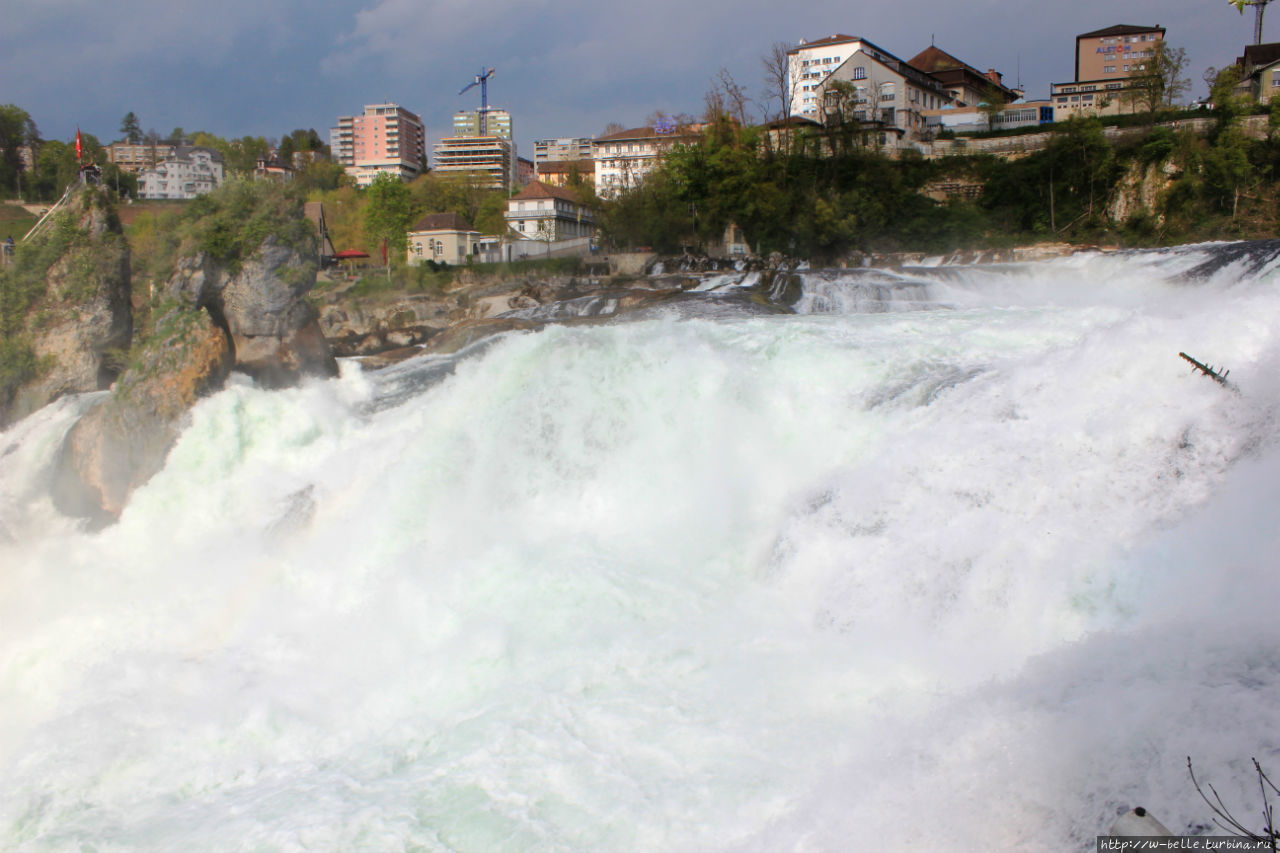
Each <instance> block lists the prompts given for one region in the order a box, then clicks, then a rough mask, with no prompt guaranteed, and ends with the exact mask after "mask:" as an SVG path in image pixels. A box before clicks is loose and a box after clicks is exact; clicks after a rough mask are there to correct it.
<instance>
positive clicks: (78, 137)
mask: <svg viewBox="0 0 1280 853" xmlns="http://www.w3.org/2000/svg"><path fill="white" fill-rule="evenodd" d="M80 151H81V148H80V128H78V127H77V128H76V162H77V163H79V162H80Z"/></svg>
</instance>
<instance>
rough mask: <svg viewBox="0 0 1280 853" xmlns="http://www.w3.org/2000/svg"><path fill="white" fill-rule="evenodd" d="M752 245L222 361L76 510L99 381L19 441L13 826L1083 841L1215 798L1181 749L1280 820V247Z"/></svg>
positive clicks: (839, 846)
mask: <svg viewBox="0 0 1280 853" xmlns="http://www.w3.org/2000/svg"><path fill="white" fill-rule="evenodd" d="M738 281H739V279H735V278H734V277H733V276H722V277H720V278H719V279H716V280H714V281H712V282H710V283H709V284H708V285H707V287H706V289H704V290H703V291H702V292H700V294H699V295H698V298H699V299H701V300H704V302H703V303H701V304H702V305H703V306H704V308H705V310H703V309H700V308H699V307H698V306H699V304H700V303H698V302H696V301H694V302H682V303H680V304H679V305H678V306H676V307H673V308H672V309H671V310H669V311H659V312H652V313H648V314H646V315H645V316H644V318H643V319H639V320H633V321H628V322H613V323H609V324H593V325H584V326H559V327H549V328H546V329H544V330H542V331H540V332H536V333H523V334H514V335H509V336H506V337H503V338H501V339H499V340H496V341H492V342H488V343H487V344H486V345H484V346H482V347H479V348H477V349H476V350H475V351H474V352H472V353H467V354H463V355H462V356H460V357H449V358H445V357H435V356H427V357H422V358H420V359H416V360H413V361H410V362H405V363H402V364H400V365H397V366H396V367H394V368H390V369H388V370H385V371H380V372H377V373H367V374H366V373H362V372H361V371H360V370H359V368H358V367H357V366H355V365H344V369H343V375H342V377H341V378H339V379H336V380H333V381H330V382H325V383H314V384H310V385H307V386H305V387H302V388H299V389H294V390H290V391H280V392H266V391H262V390H259V389H257V388H255V387H253V386H252V385H251V384H248V383H247V382H241V383H238V384H234V385H233V386H232V387H230V388H228V389H226V390H225V391H223V392H221V393H219V394H218V395H216V396H214V397H211V398H209V399H206V400H204V401H202V402H201V403H200V404H199V405H198V406H197V407H196V409H195V410H194V412H193V413H192V418H191V423H190V426H189V427H188V428H187V429H186V430H185V431H184V433H183V435H182V437H181V439H180V440H179V443H178V445H177V446H176V447H175V448H174V450H173V452H172V453H171V455H170V457H169V459H168V461H167V464H166V466H165V468H164V470H163V471H162V472H161V473H160V474H159V475H157V476H156V477H155V478H154V479H153V480H152V481H151V482H150V483H148V484H147V486H146V487H144V488H143V489H141V490H140V491H138V492H137V493H135V494H134V496H133V497H132V499H131V502H130V505H129V507H128V508H127V509H126V511H125V513H124V515H123V517H122V518H121V520H120V522H119V523H118V524H116V525H114V526H112V527H109V528H107V529H104V530H102V531H100V532H96V533H87V532H83V531H81V530H80V529H79V528H78V526H77V525H76V524H75V523H74V522H72V521H70V520H68V519H65V518H62V517H60V516H59V515H58V514H57V512H56V511H55V510H54V509H53V508H52V506H51V504H50V503H49V501H48V499H47V497H45V495H44V491H43V483H44V478H45V477H46V476H47V472H48V467H49V465H50V463H51V462H52V459H53V456H54V455H55V454H56V452H57V448H58V445H59V442H60V441H61V437H62V435H63V434H64V433H65V431H66V429H68V428H69V426H70V425H71V423H73V422H74V419H75V417H76V416H77V414H78V412H79V411H81V410H82V409H83V408H84V407H85V406H86V405H88V404H89V402H91V401H87V400H83V399H80V400H66V401H61V402H60V403H58V404H55V405H54V406H51V407H49V408H48V409H46V410H44V411H42V412H39V413H37V414H36V415H34V416H32V417H31V418H29V419H27V420H26V421H23V422H21V423H19V424H17V425H15V426H14V427H12V428H11V429H9V430H8V431H7V432H5V433H2V434H0V848H3V849H18V850H63V849H81V848H82V846H83V848H84V849H98V850H126V849H156V850H161V849H164V850H169V849H207V850H239V849H270V850H303V849H420V850H431V851H528V850H545V851H562V850H563V851H569V850H575V851H576V850H592V851H601V850H637V851H638V850H664V851H681V850H687V851H703V850H731V851H777V850H797V851H800V850H804V851H818V850H830V851H843V850H859V849H883V850H895V849H901V850H907V849H919V847H920V845H927V849H934V850H956V851H968V850H975V849H992V850H1012V849H1018V850H1045V851H1051V850H1052V851H1057V850H1073V849H1074V850H1086V849H1093V846H1094V836H1095V835H1096V834H1098V833H1100V832H1105V831H1106V829H1107V827H1109V826H1110V824H1111V822H1112V820H1113V819H1114V817H1115V816H1116V814H1117V813H1118V812H1119V811H1122V810H1124V809H1127V808H1128V807H1131V806H1133V805H1144V806H1146V807H1147V808H1148V809H1150V810H1151V811H1152V812H1153V813H1154V814H1155V815H1156V816H1157V817H1158V818H1159V819H1160V820H1161V821H1162V822H1164V823H1165V824H1166V825H1168V826H1169V827H1170V828H1171V829H1174V830H1175V831H1187V830H1189V829H1190V828H1192V827H1194V826H1196V825H1199V824H1203V823H1205V822H1206V821H1207V819H1208V817H1209V815H1208V813H1207V809H1206V808H1205V807H1204V805H1203V804H1202V803H1201V802H1200V801H1199V799H1198V797H1197V795H1196V794H1195V791H1194V789H1193V788H1192V786H1191V784H1190V781H1189V779H1188V778H1187V775H1186V767H1185V763H1186V757H1187V756H1188V755H1190V756H1192V757H1193V758H1194V760H1195V762H1196V768H1197V774H1198V775H1202V776H1204V777H1206V778H1208V779H1209V780H1210V781H1211V782H1213V784H1214V785H1215V787H1216V788H1217V789H1218V791H1219V792H1220V793H1221V794H1222V795H1223V797H1224V799H1225V800H1227V802H1229V803H1232V804H1239V805H1240V808H1239V809H1238V813H1239V814H1244V815H1248V816H1252V815H1254V814H1257V813H1258V807H1259V806H1260V802H1259V801H1258V799H1257V794H1256V790H1257V789H1256V782H1255V780H1254V778H1253V776H1252V766H1251V765H1250V764H1249V758H1250V757H1251V756H1257V757H1258V759H1259V760H1260V761H1261V762H1262V763H1263V765H1264V766H1270V767H1271V768H1273V770H1275V771H1276V772H1280V735H1278V734H1277V733H1278V732H1280V725H1278V723H1280V625H1278V624H1277V623H1278V621H1280V620H1277V619H1276V615H1275V614H1276V609H1275V604H1276V602H1277V601H1280V580H1278V576H1277V571H1276V569H1277V566H1276V560H1277V558H1276V556H1275V555H1276V554H1278V553H1280V542H1277V539H1280V528H1278V526H1277V508H1278V507H1280V453H1278V452H1277V442H1276V435H1277V423H1276V413H1277V404H1278V403H1280V378H1278V377H1280V373H1278V371H1277V369H1278V368H1280V337H1278V336H1277V330H1280V291H1278V290H1277V288H1276V260H1275V247H1273V246H1271V245H1269V244H1255V245H1252V246H1248V247H1244V248H1243V249H1242V248H1241V247H1238V246H1204V247H1188V248H1183V249H1179V250H1171V251H1166V252H1144V253H1130V254H1121V255H1109V256H1076V257H1074V258H1070V259H1063V260H1061V261H1055V262H1047V263H1041V264H1025V265H1007V266H991V267H963V268H961V267H937V268H920V269H915V270H908V271H906V272H888V271H868V270H860V271H849V272H842V273H830V272H816V271H815V272H809V273H806V274H804V296H803V297H802V299H801V300H800V302H798V303H797V305H796V309H797V311H798V312H800V313H798V314H795V315H774V316H765V315H760V314H759V313H750V314H749V313H745V312H743V313H741V314H735V313H734V312H733V310H731V309H732V306H733V305H734V304H735V303H734V299H735V294H734V290H735V284H736V283H737V282H738ZM748 283H750V281H749V282H748ZM1180 350H1185V351H1187V352H1189V353H1191V354H1192V355H1195V356H1196V357H1198V358H1201V359H1202V360H1205V361H1209V362H1212V363H1213V364H1215V365H1222V364H1225V365H1226V366H1228V367H1230V368H1231V379H1232V380H1235V382H1236V385H1237V389H1238V390H1237V391H1235V392H1233V391H1231V390H1229V389H1224V388H1222V387H1220V386H1218V385H1217V384H1216V383H1214V382H1211V381H1209V380H1208V379H1206V378H1204V377H1202V376H1199V375H1197V374H1193V373H1191V372H1189V370H1188V369H1187V368H1188V366H1187V365H1186V363H1184V362H1182V361H1181V360H1180V359H1179V358H1178V352H1179V351H1180Z"/></svg>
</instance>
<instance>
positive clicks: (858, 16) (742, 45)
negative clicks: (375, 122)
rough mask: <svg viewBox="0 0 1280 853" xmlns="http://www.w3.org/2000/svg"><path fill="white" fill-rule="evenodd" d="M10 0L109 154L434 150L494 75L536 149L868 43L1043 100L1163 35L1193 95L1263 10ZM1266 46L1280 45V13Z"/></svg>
mask: <svg viewBox="0 0 1280 853" xmlns="http://www.w3.org/2000/svg"><path fill="white" fill-rule="evenodd" d="M858 5H859V4H853V3H849V2H847V0H846V2H830V0H809V2H805V3H801V4H800V5H793V4H791V3H778V2H767V0H738V1H737V2H732V3H730V2H724V1H723V0H701V2H690V0H642V2H635V3H618V4H616V5H615V4H605V3H598V2H592V3H586V2H574V0H556V2H552V0H331V2H327V3H325V2H314V0H310V2H303V0H219V2H213V3H200V4H196V3H184V2H181V0H177V2H175V0H115V2H111V3H104V2H101V0H0V103H14V104H17V105H18V106H20V107H22V108H23V109H25V110H27V112H29V113H30V114H31V116H32V118H34V119H35V121H36V124H37V125H38V126H39V128H40V131H41V134H42V135H43V136H44V138H46V139H62V140H69V139H71V138H72V137H74V135H75V129H76V127H77V126H79V127H81V128H82V129H83V130H85V131H86V132H90V133H93V134H95V135H96V136H98V138H99V139H100V140H101V141H103V142H109V141H111V140H114V139H116V138H117V137H118V136H119V128H120V120H121V118H122V117H123V116H124V114H125V113H126V112H129V111H133V112H135V113H136V114H137V115H138V117H139V119H140V120H141V123H142V126H143V128H144V129H155V130H157V131H159V132H160V133H161V134H167V133H168V131H169V130H170V129H172V128H174V127H182V128H185V129H186V130H187V131H194V130H207V131H210V132H212V133H215V134H218V135H220V136H227V137H235V136H245V135H252V136H266V137H276V138H278V137H280V136H282V135H284V134H286V133H288V132H289V131H291V130H293V129H294V128H315V129H316V130H317V131H319V132H320V134H321V136H323V137H324V139H325V140H326V141H328V133H329V128H330V127H331V126H333V124H334V123H335V121H336V119H337V117H338V116H339V115H350V114H354V113H358V112H360V110H361V108H362V106H363V105H364V104H366V103H377V102H381V101H384V100H391V101H395V102H396V103H399V104H400V105H402V106H404V107H407V108H408V109H410V110H413V111H414V112H416V113H418V114H419V115H421V116H422V119H423V121H424V123H425V124H426V126H427V136H428V144H432V143H433V142H434V140H435V139H436V138H438V137H440V136H442V135H445V134H446V133H447V131H448V128H449V127H450V121H451V117H452V115H453V113H454V112H455V111H457V110H459V109H475V108H476V107H477V106H479V89H478V88H476V89H473V90H472V91H470V92H468V93H467V94H466V95H465V96H459V95H458V90H459V89H461V88H462V87H463V86H465V85H466V84H467V83H469V82H471V80H472V78H473V77H474V76H475V75H476V73H477V72H478V71H480V70H481V69H482V68H483V67H486V66H494V67H496V68H497V72H496V73H495V75H494V76H493V78H492V79H491V80H490V85H489V101H490V104H491V105H492V106H496V107H503V108H505V109H507V110H509V111H510V112H511V114H512V116H513V120H514V124H515V132H516V141H517V144H518V146H519V149H520V153H521V155H523V156H526V157H530V158H531V157H532V151H533V145H532V140H534V139H541V138H547V137H556V136H595V135H597V134H599V133H600V132H601V131H602V130H603V129H604V127H605V125H606V124H608V123H609V122H619V123H621V124H623V125H625V126H627V127H634V126H639V125H641V124H643V123H644V120H645V118H646V117H647V116H648V115H650V114H651V113H652V112H653V111H655V110H659V109H661V110H664V111H665V112H668V113H673V114H674V113H680V112H687V113H693V114H697V113H700V112H701V110H702V106H703V94H704V93H705V92H706V90H707V89H708V88H709V85H710V83H709V81H710V80H711V78H712V77H713V76H714V75H715V74H716V73H717V72H718V71H719V70H720V69H721V68H722V67H723V68H726V69H728V70H729V72H730V73H731V74H732V75H733V76H734V77H735V78H736V80H737V81H738V83H739V84H740V85H742V86H743V87H744V88H745V89H747V91H748V92H749V93H750V94H752V95H757V96H758V95H759V94H760V93H761V90H762V89H763V82H762V69H761V61H760V57H761V56H762V55H763V54H765V53H766V52H767V51H768V50H769V47H770V45H772V44H773V43H774V42H779V41H781V42H787V43H788V44H790V45H794V44H796V43H797V42H798V41H799V40H800V39H802V38H803V39H808V40H813V39H816V38H821V37H823V36H827V35H831V34H833V33H846V34H849V35H856V36H862V37H864V38H866V39H869V40H870V41H873V42H875V43H876V44H877V45H879V46H880V47H882V48H884V49H885V50H888V51H890V52H891V53H894V54H896V55H897V56H899V57H900V58H902V59H910V58H911V57H912V56H914V55H915V54H916V53H918V52H919V51H921V50H923V49H924V48H926V47H928V46H929V44H930V41H931V40H932V41H934V42H935V43H936V44H937V45H938V47H940V48H942V49H943V50H946V51H947V52H949V53H951V54H953V55H955V56H957V57H959V58H960V59H962V60H964V61H965V62H968V63H969V64H970V65H973V66H976V67H977V68H979V69H980V70H985V69H987V68H989V67H994V68H996V69H997V70H999V71H1001V72H1002V73H1003V74H1004V75H1005V82H1006V83H1008V84H1016V83H1017V82H1018V79H1019V76H1020V77H1021V82H1022V85H1023V87H1024V88H1025V89H1026V92H1027V96H1028V98H1044V97H1047V96H1048V92H1049V84H1050V83H1052V82H1061V81H1066V80H1070V79H1071V77H1072V75H1073V73H1074V58H1073V51H1074V49H1075V36H1076V35H1078V34H1079V33H1083V32H1088V31H1090V30H1095V29H1101V28H1103V27H1107V26H1111V25H1113V24H1140V25H1161V26H1164V27H1165V28H1166V29H1167V30H1168V33H1167V38H1168V40H1169V42H1170V43H1171V44H1172V45H1173V46H1175V47H1183V48H1185V49H1186V51H1187V58H1188V75H1187V76H1188V77H1189V78H1190V80H1191V82H1192V84H1193V86H1192V90H1191V96H1192V97H1199V96H1201V95H1203V94H1204V90H1205V86H1204V83H1203V82H1202V81H1201V76H1202V73H1203V71H1204V69H1205V68H1206V67H1207V66H1210V65H1214V66H1221V65H1224V64H1228V63H1230V62H1232V61H1233V60H1234V59H1235V57H1236V56H1238V55H1239V54H1240V52H1241V50H1242V48H1243V46H1244V45H1245V44H1246V43H1247V42H1248V41H1249V39H1250V38H1251V37H1252V33H1253V13H1252V10H1250V11H1249V12H1248V13H1246V14H1245V15H1244V16H1241V15H1240V14H1239V13H1238V12H1236V10H1235V9H1234V7H1232V6H1230V5H1229V4H1228V2H1227V0H1130V2H1128V3H1126V4H1123V6H1122V8H1123V9H1124V11H1123V12H1117V9H1118V8H1121V6H1119V5H1117V4H1115V3H1112V2H1107V0H1075V2H1073V3H1048V2H1027V0H969V2H967V3H954V2H941V0H898V2H896V3H893V4H876V5H872V4H866V7H867V8H864V9H859V8H858ZM1264 37H1265V40H1280V4H1277V7H1276V8H1275V9H1273V10H1271V13H1270V17H1269V19H1268V22H1267V27H1266V32H1265V34H1264Z"/></svg>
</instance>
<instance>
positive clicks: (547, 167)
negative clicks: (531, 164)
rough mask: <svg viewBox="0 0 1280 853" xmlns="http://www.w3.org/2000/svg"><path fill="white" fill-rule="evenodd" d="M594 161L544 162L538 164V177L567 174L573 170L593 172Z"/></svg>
mask: <svg viewBox="0 0 1280 853" xmlns="http://www.w3.org/2000/svg"><path fill="white" fill-rule="evenodd" d="M595 162H596V161H594V160H544V161H542V162H541V163H539V164H538V174H539V175H558V174H565V175H567V174H569V173H570V172H572V171H573V170H574V169H577V170H578V171H579V172H593V171H595Z"/></svg>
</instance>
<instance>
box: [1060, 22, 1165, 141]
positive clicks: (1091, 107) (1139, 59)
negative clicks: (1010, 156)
mask: <svg viewBox="0 0 1280 853" xmlns="http://www.w3.org/2000/svg"><path fill="white" fill-rule="evenodd" d="M1164 34H1165V29H1164V27H1161V26H1154V27H1145V26H1135V25H1133V24H1117V25H1115V26H1113V27H1107V28H1105V29H1101V30H1094V31H1093V32H1089V33H1081V34H1080V35H1078V36H1076V59H1075V67H1076V76H1075V79H1074V80H1072V81H1071V82H1069V83H1053V84H1052V85H1051V86H1050V94H1049V97H1050V99H1051V100H1052V101H1053V112H1054V120H1055V121H1066V120H1067V119H1069V118H1071V117H1072V116H1075V115H1117V114H1120V113H1125V112H1135V111H1136V110H1137V109H1139V105H1138V103H1137V102H1135V99H1134V98H1133V97H1132V95H1133V92H1134V81H1133V78H1135V77H1140V76H1142V75H1143V74H1144V73H1145V72H1146V70H1147V65H1148V63H1150V62H1152V61H1153V60H1154V58H1155V55H1156V51H1157V50H1158V47H1157V43H1158V42H1161V41H1163V40H1164Z"/></svg>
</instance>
